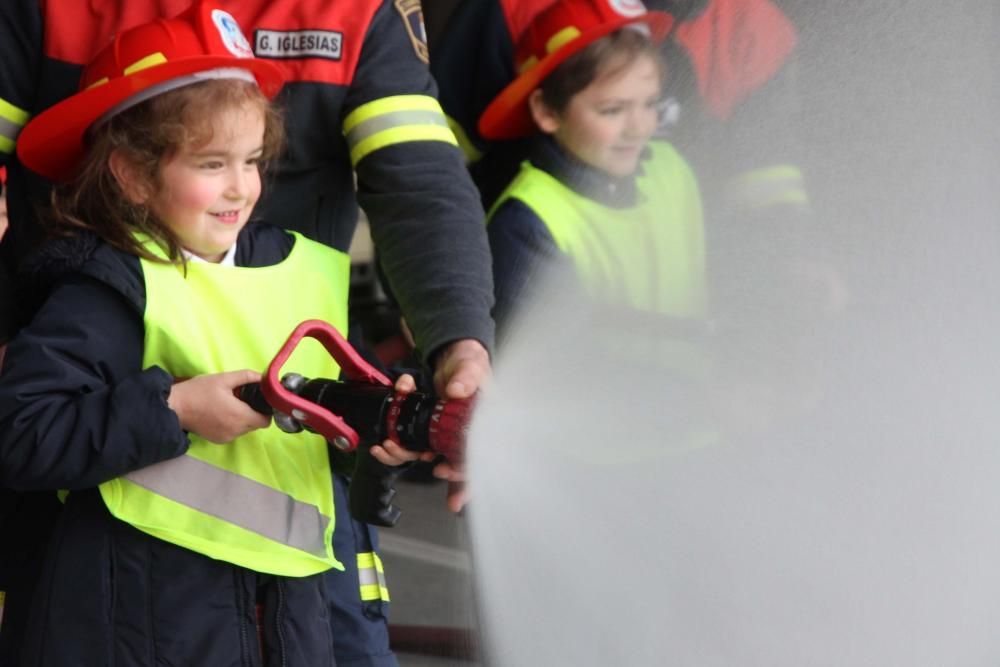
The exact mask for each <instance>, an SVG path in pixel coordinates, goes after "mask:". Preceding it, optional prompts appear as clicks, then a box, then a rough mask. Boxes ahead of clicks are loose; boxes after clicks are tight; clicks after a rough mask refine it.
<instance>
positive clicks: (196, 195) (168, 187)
mask: <svg viewBox="0 0 1000 667" xmlns="http://www.w3.org/2000/svg"><path fill="white" fill-rule="evenodd" d="M263 144H264V116H263V114H262V113H261V112H260V111H259V110H258V109H256V108H254V107H250V106H247V107H244V108H233V109H228V110H222V111H220V112H219V113H218V115H217V116H216V118H215V119H214V120H213V122H212V133H211V139H210V140H209V141H208V142H207V143H203V144H198V145H185V146H182V147H181V148H180V149H179V150H177V151H176V152H175V153H173V154H172V155H170V156H168V157H167V158H165V159H164V160H163V161H162V162H161V163H160V169H159V188H158V190H157V192H156V194H154V195H153V196H152V197H151V198H149V200H148V201H147V202H146V203H147V204H148V206H149V208H150V210H151V211H152V212H153V213H154V214H155V215H156V217H157V218H159V219H160V220H161V221H162V222H163V224H164V225H166V226H167V227H168V228H170V230H171V231H172V232H173V233H174V234H176V236H177V239H178V241H180V244H181V246H182V247H183V248H184V249H185V250H187V251H188V252H190V253H192V254H193V255H197V256H198V257H201V258H202V259H205V260H207V261H210V262H218V261H221V259H222V258H223V257H224V256H225V254H226V252H227V251H228V250H229V248H231V247H232V246H233V244H235V243H236V237H237V236H238V235H239V233H240V230H241V229H243V227H244V225H246V223H247V221H248V220H249V219H250V214H251V212H252V211H253V207H254V205H255V204H256V203H257V200H258V199H259V198H260V191H261V176H260V170H259V168H258V163H259V160H260V157H261V154H262V151H263Z"/></svg>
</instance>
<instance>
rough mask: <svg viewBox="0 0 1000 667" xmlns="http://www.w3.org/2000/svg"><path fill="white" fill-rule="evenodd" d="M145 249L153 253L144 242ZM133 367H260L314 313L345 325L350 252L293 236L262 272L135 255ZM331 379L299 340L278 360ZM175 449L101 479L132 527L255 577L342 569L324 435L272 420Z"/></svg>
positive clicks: (311, 346) (181, 370)
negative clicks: (140, 299)
mask: <svg viewBox="0 0 1000 667" xmlns="http://www.w3.org/2000/svg"><path fill="white" fill-rule="evenodd" d="M147 247H149V248H150V249H151V250H154V252H157V253H158V254H160V255H161V256H162V251H160V250H159V248H156V247H155V246H153V245H152V244H148V245H147ZM142 270H143V276H144V280H145V284H146V311H145V315H144V325H145V350H144V354H143V367H144V368H148V367H150V366H153V365H157V366H160V367H162V368H163V369H164V370H166V371H167V372H168V373H170V374H172V375H173V376H174V377H192V376H195V375H202V374H206V373H218V372H224V371H232V370H239V369H243V368H249V369H255V370H260V371H261V372H263V371H264V370H265V369H266V367H267V365H268V363H269V362H270V361H271V359H272V358H273V356H274V355H275V354H276V353H277V351H278V350H279V348H280V347H281V346H282V344H283V343H284V342H285V340H286V339H287V338H288V335H289V334H290V333H291V332H292V330H293V329H294V328H295V326H296V325H298V324H299V323H300V322H301V321H303V320H306V319H321V320H326V321H328V322H330V323H331V324H333V325H334V326H335V327H336V328H337V329H338V330H340V331H342V332H346V331H347V289H348V279H349V270H350V259H349V257H348V256H347V255H346V254H345V253H342V252H339V251H337V250H333V249H332V248H328V247H326V246H323V245H321V244H318V243H315V242H313V241H309V240H308V239H306V238H304V237H302V236H301V235H298V234H296V235H295V244H294V247H293V248H292V251H291V253H290V254H289V255H288V257H287V258H285V260H284V261H282V262H280V263H278V264H275V265H273V266H266V267H256V268H251V267H233V266H222V265H219V264H210V263H202V262H188V263H187V268H186V273H185V271H184V270H183V269H182V267H181V266H179V265H175V264H164V263H157V262H152V261H147V260H142ZM283 371H295V372H298V373H301V374H302V375H306V376H311V377H330V378H335V377H337V376H338V374H339V369H338V368H337V365H336V363H335V362H334V361H333V360H332V359H331V358H330V355H329V354H328V353H327V352H326V350H325V349H324V348H323V347H322V346H321V345H320V344H319V343H318V342H316V341H314V340H311V339H305V340H304V341H303V343H302V344H300V345H299V346H298V348H296V351H295V353H294V354H293V355H292V356H291V358H290V359H289V360H288V362H287V363H286V364H285V365H284V367H283ZM190 439H191V446H190V448H189V449H188V451H187V453H186V454H184V455H183V456H180V457H177V458H175V459H171V460H168V461H163V462H161V463H157V464H154V465H152V466H149V467H147V468H143V469H141V470H137V471H134V472H132V473H129V474H128V475H125V476H123V477H120V478H118V479H114V480H111V481H109V482H106V483H104V484H102V485H101V486H100V491H101V495H102V497H103V498H104V502H105V503H106V504H107V506H108V509H109V510H110V511H111V513H112V514H113V515H114V516H116V517H117V518H119V519H121V520H122V521H126V522H128V523H130V524H132V525H133V526H135V527H136V528H138V529H139V530H141V531H144V532H146V533H149V534H150V535H153V536H155V537H157V538H160V539H162V540H165V541H167V542H171V543H173V544H177V545H180V546H182V547H185V548H187V549H191V550H192V551H196V552H198V553H201V554H204V555H206V556H209V557H211V558H216V559H219V560H224V561H227V562H230V563H234V564H236V565H240V566H242V567H246V568H249V569H252V570H256V571H258V572H268V573H273V574H279V575H285V576H306V575H310V574H315V573H318V572H323V571H325V570H328V569H330V568H337V569H343V565H342V564H341V563H340V562H339V561H338V560H337V558H336V556H335V555H334V553H333V548H332V546H331V536H332V534H333V528H334V509H333V502H334V501H333V481H332V479H331V473H330V464H329V458H328V451H327V448H328V445H327V443H326V441H325V440H324V439H323V437H322V436H319V435H316V434H311V433H307V432H303V433H296V434H289V433H284V432H282V431H281V430H279V429H278V428H277V427H276V426H274V425H273V424H272V425H271V426H270V427H268V428H266V429H260V430H257V431H253V432H251V433H248V434H247V435H244V436H242V437H240V438H237V439H236V440H234V441H233V442H231V443H228V444H225V445H218V444H214V443H211V442H208V441H206V440H204V439H203V438H200V437H198V436H197V435H195V434H193V433H192V434H190Z"/></svg>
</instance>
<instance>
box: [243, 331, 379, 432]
mask: <svg viewBox="0 0 1000 667" xmlns="http://www.w3.org/2000/svg"><path fill="white" fill-rule="evenodd" d="M303 338H314V339H316V340H318V341H319V342H320V343H322V344H323V347H325V348H326V351H327V352H329V353H330V356H331V357H333V359H334V360H335V361H336V362H337V364H338V365H339V366H340V368H341V369H342V370H343V372H344V375H345V376H346V377H347V378H349V379H351V380H360V381H364V382H368V383H370V384H380V385H384V386H387V387H391V386H392V382H391V381H390V380H389V378H387V377H386V376H385V375H383V374H382V373H380V372H379V371H378V370H377V369H375V368H373V367H372V366H371V365H370V364H369V363H368V362H366V361H365V360H364V359H363V358H362V357H361V355H360V354H358V352H357V350H355V349H354V348H353V347H351V345H350V344H349V343H348V342H347V341H346V340H344V338H343V336H341V335H340V334H339V333H338V332H337V330H336V329H335V328H334V327H333V326H332V325H331V324H330V323H328V322H324V321H323V320H306V321H305V322H302V323H301V324H299V326H297V327H295V330H294V331H292V333H291V335H290V336H289V337H288V340H286V341H285V344H284V345H282V346H281V349H280V350H278V354H276V355H275V357H274V359H272V360H271V363H270V365H268V367H267V375H266V377H265V378H264V380H263V382H261V384H260V388H261V391H262V392H263V394H264V398H266V399H267V402H268V403H269V404H270V405H271V407H273V408H275V409H276V410H280V411H281V412H284V413H285V414H288V415H291V416H292V417H294V418H295V419H297V420H298V421H300V422H302V424H303V425H304V426H307V427H308V428H309V429H311V430H313V431H315V432H316V433H319V434H320V435H322V436H323V437H324V438H326V439H327V440H328V441H329V442H331V443H334V446H336V447H338V448H339V449H341V450H342V451H348V452H349V451H353V450H354V449H355V448H356V447H357V446H358V439H359V438H358V433H357V431H355V430H354V429H353V428H351V427H350V426H348V425H347V422H345V421H344V420H343V419H341V418H340V417H339V416H338V415H336V414H334V413H333V412H331V411H330V410H327V409H326V408H323V407H321V406H319V405H316V404H315V403H313V402H312V401H307V400H306V399H304V398H302V397H301V396H297V395H296V394H294V393H292V392H291V391H289V390H288V389H286V388H285V387H284V385H282V384H281V376H280V371H281V367H282V366H284V364H285V362H286V361H288V358H289V357H290V356H291V355H292V352H293V351H294V350H295V348H296V347H297V346H298V344H299V343H300V342H301V341H302V339H303Z"/></svg>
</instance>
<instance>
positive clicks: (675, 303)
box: [491, 142, 706, 318]
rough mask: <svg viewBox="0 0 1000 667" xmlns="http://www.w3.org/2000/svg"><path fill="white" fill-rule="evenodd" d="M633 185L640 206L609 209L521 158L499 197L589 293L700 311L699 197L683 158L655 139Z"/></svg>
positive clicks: (672, 311)
mask: <svg viewBox="0 0 1000 667" xmlns="http://www.w3.org/2000/svg"><path fill="white" fill-rule="evenodd" d="M650 148H651V150H652V157H651V158H650V159H648V160H646V161H645V162H643V171H644V173H643V174H642V175H641V176H639V178H638V182H637V183H636V186H637V188H638V190H639V193H640V194H639V203H638V204H637V205H635V206H631V207H628V208H612V207H609V206H605V205H604V204H601V203H600V202H597V201H595V200H593V199H589V198H587V197H585V196H583V195H580V194H578V193H576V192H574V191H573V190H571V189H570V188H568V187H566V186H565V185H563V184H562V183H561V182H560V181H559V180H557V179H556V178H554V177H553V176H551V175H549V174H548V173H546V172H544V171H542V170H540V169H537V168H535V167H533V166H532V165H531V164H530V163H528V162H525V163H524V164H523V165H522V167H521V171H520V173H519V174H518V175H517V177H516V178H515V179H514V180H513V181H512V182H511V184H510V185H509V186H508V187H507V189H506V190H505V191H504V192H503V194H502V195H500V198H499V199H498V200H497V203H496V204H494V206H493V210H492V211H491V215H492V212H493V211H495V210H496V209H497V207H498V206H500V204H502V203H503V202H504V201H506V200H507V199H512V198H513V199H519V200H520V201H522V202H524V203H525V204H527V205H528V207H529V208H531V209H532V210H533V211H534V212H535V214H536V215H538V217H539V218H541V220H542V222H544V223H545V226H546V227H547V228H548V230H549V233H551V234H552V237H553V239H555V242H556V245H557V246H558V247H559V249H560V250H561V251H563V252H564V253H566V254H567V255H568V256H569V257H570V258H571V259H572V260H573V262H574V265H575V266H576V269H577V272H578V273H579V275H580V277H581V279H582V280H583V281H584V283H585V285H586V286H587V288H588V290H589V291H590V292H591V294H593V295H594V296H596V297H598V298H600V299H602V300H605V301H609V302H614V303H619V304H621V305H627V306H629V307H631V308H633V309H635V310H639V311H644V312H650V313H660V314H666V315H671V316H673V317H679V318H691V317H694V318H699V317H703V316H704V315H705V307H706V306H705V300H706V296H705V291H706V287H705V241H704V234H703V230H702V210H701V195H700V192H699V190H698V183H697V181H696V180H695V177H694V174H693V173H692V172H691V169H690V167H689V166H688V164H687V162H685V160H684V159H683V158H682V157H681V156H680V155H679V154H678V153H677V151H676V150H674V148H673V147H672V146H670V145H669V144H666V143H661V142H654V143H653V144H651V145H650Z"/></svg>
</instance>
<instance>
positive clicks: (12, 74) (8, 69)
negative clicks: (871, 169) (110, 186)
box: [0, 0, 42, 345]
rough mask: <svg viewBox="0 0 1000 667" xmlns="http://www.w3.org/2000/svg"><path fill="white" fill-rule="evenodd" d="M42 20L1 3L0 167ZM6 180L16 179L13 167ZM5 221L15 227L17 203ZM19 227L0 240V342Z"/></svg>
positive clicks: (9, 157) (27, 86)
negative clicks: (3, 239)
mask: <svg viewBox="0 0 1000 667" xmlns="http://www.w3.org/2000/svg"><path fill="white" fill-rule="evenodd" d="M41 45H42V18H41V13H40V10H39V5H38V2H37V0H4V1H3V2H0V166H8V165H11V164H12V163H13V161H14V156H15V148H16V146H17V143H16V142H17V137H18V135H19V134H20V132H21V128H23V127H24V126H25V124H26V123H27V122H28V119H29V117H30V114H29V109H31V107H32V105H33V104H34V102H33V100H34V97H35V81H36V78H37V71H38V63H39V60H40V58H41V49H42V46H41ZM10 176H11V180H13V181H17V176H16V175H15V174H14V171H13V170H12V171H11V173H10ZM10 198H11V197H10V195H9V194H8V210H11V209H13V212H12V215H11V221H10V224H11V226H12V227H16V226H17V225H18V222H17V220H16V219H15V218H16V211H17V208H18V207H17V206H16V204H15V205H11V201H10ZM18 233H19V230H17V229H14V230H8V232H7V234H6V238H7V242H6V244H4V243H0V345H2V344H3V343H4V342H5V341H6V340H7V339H8V338H9V337H10V336H11V335H12V334H13V332H14V328H15V324H16V323H17V322H18V320H19V319H20V317H19V314H18V312H17V308H16V304H15V300H14V298H15V292H14V288H13V285H12V282H11V278H10V277H11V276H13V275H14V265H15V259H16V258H15V257H14V254H13V251H12V248H13V241H12V240H11V239H12V238H14V237H15V236H16V235H17V234H18Z"/></svg>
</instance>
